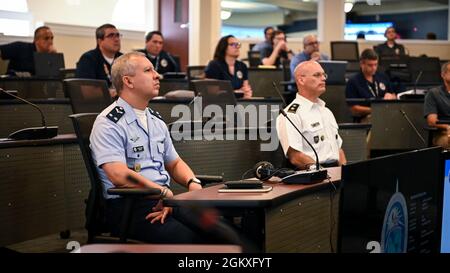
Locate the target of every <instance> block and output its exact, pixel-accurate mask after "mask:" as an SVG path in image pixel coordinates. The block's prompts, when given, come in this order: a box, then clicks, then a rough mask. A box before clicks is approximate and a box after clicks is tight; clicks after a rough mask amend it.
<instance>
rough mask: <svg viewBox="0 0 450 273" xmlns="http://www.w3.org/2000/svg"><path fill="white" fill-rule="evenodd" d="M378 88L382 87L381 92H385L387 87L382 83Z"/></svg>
mask: <svg viewBox="0 0 450 273" xmlns="http://www.w3.org/2000/svg"><path fill="white" fill-rule="evenodd" d="M378 86H379V87H380V89H381V90H383V91H384V90H386V85H384V83H382V82H380V83H379V84H378Z"/></svg>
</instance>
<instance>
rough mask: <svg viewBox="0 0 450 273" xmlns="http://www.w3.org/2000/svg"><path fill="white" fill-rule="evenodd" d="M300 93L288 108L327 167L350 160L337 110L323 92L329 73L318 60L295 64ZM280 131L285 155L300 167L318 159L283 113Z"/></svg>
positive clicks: (289, 115) (321, 161)
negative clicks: (327, 73)
mask: <svg viewBox="0 0 450 273" xmlns="http://www.w3.org/2000/svg"><path fill="white" fill-rule="evenodd" d="M294 75H295V81H296V83H297V88H298V93H297V96H296V98H295V100H294V101H292V103H291V104H289V105H288V106H287V107H286V108H285V111H286V113H287V115H288V117H289V118H290V119H291V120H292V122H293V123H294V124H295V125H296V126H297V127H298V129H299V130H300V132H302V134H303V135H304V136H305V137H306V139H308V141H309V142H310V143H311V144H312V146H313V147H314V149H315V150H316V151H317V154H318V157H319V163H320V164H321V165H322V166H324V167H331V166H339V165H342V164H345V163H346V161H347V160H346V157H345V153H344V151H343V150H342V148H341V147H342V139H341V137H340V136H339V134H338V125H337V123H336V119H335V118H334V116H333V113H332V112H331V111H330V110H329V109H328V108H326V107H325V102H324V101H323V100H321V99H319V96H320V95H321V94H323V93H324V92H325V80H326V78H327V75H326V74H325V72H324V70H323V69H322V67H321V66H320V64H319V63H317V62H316V61H306V62H303V63H300V64H299V65H298V66H297V67H296V68H295V72H294ZM277 133H278V138H279V139H280V143H281V146H282V147H283V151H284V154H285V156H286V157H287V158H288V159H289V161H290V163H292V164H293V165H294V166H296V167H297V168H300V169H308V168H309V167H310V166H311V165H314V163H315V162H316V160H315V155H314V151H313V150H312V149H311V147H310V146H309V145H308V144H307V143H306V141H304V140H303V138H302V137H301V136H300V135H299V133H298V132H297V130H296V129H295V128H294V126H292V124H291V123H290V122H289V121H287V120H286V118H285V117H284V116H282V115H279V116H278V118H277Z"/></svg>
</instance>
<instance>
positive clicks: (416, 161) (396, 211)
mask: <svg viewBox="0 0 450 273" xmlns="http://www.w3.org/2000/svg"><path fill="white" fill-rule="evenodd" d="M441 152H442V148H436V147H435V148H428V149H423V150H416V151H411V152H407V153H402V154H395V155H390V156H385V157H380V158H375V159H371V160H366V161H360V162H357V163H353V164H348V165H345V166H343V168H342V183H343V187H342V191H341V197H340V200H341V206H340V218H339V249H340V251H341V252H353V253H354V252H362V253H368V252H383V253H393V252H415V253H437V252H439V245H440V242H439V241H440V232H439V228H440V227H439V223H440V221H439V218H440V215H439V213H438V209H437V208H438V206H439V204H440V203H441V201H440V198H441V197H440V194H439V189H440V185H441V184H442V175H441V171H440V170H441V166H440V164H437V162H439V161H440V160H441Z"/></svg>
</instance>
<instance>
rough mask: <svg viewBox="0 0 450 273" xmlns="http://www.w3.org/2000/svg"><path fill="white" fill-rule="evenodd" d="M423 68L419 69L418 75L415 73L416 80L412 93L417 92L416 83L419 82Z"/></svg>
mask: <svg viewBox="0 0 450 273" xmlns="http://www.w3.org/2000/svg"><path fill="white" fill-rule="evenodd" d="M422 74H423V70H420V72H419V75H417V78H416V80H415V81H414V95H416V94H417V84H418V83H419V80H420V77H422Z"/></svg>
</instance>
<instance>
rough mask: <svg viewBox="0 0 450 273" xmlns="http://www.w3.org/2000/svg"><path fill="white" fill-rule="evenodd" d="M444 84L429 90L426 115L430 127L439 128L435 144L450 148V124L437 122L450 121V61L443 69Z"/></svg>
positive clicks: (426, 100)
mask: <svg viewBox="0 0 450 273" xmlns="http://www.w3.org/2000/svg"><path fill="white" fill-rule="evenodd" d="M441 76H442V79H443V81H444V85H442V86H440V87H436V88H433V89H431V90H430V91H428V92H427V94H426V96H425V104H424V116H425V118H426V119H427V123H428V125H429V126H430V127H434V128H437V129H438V132H437V134H436V135H435V137H434V138H433V145H436V146H442V147H444V148H447V149H449V148H450V142H449V141H450V125H449V124H437V122H438V121H450V62H446V63H445V64H444V65H443V66H442V69H441Z"/></svg>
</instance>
